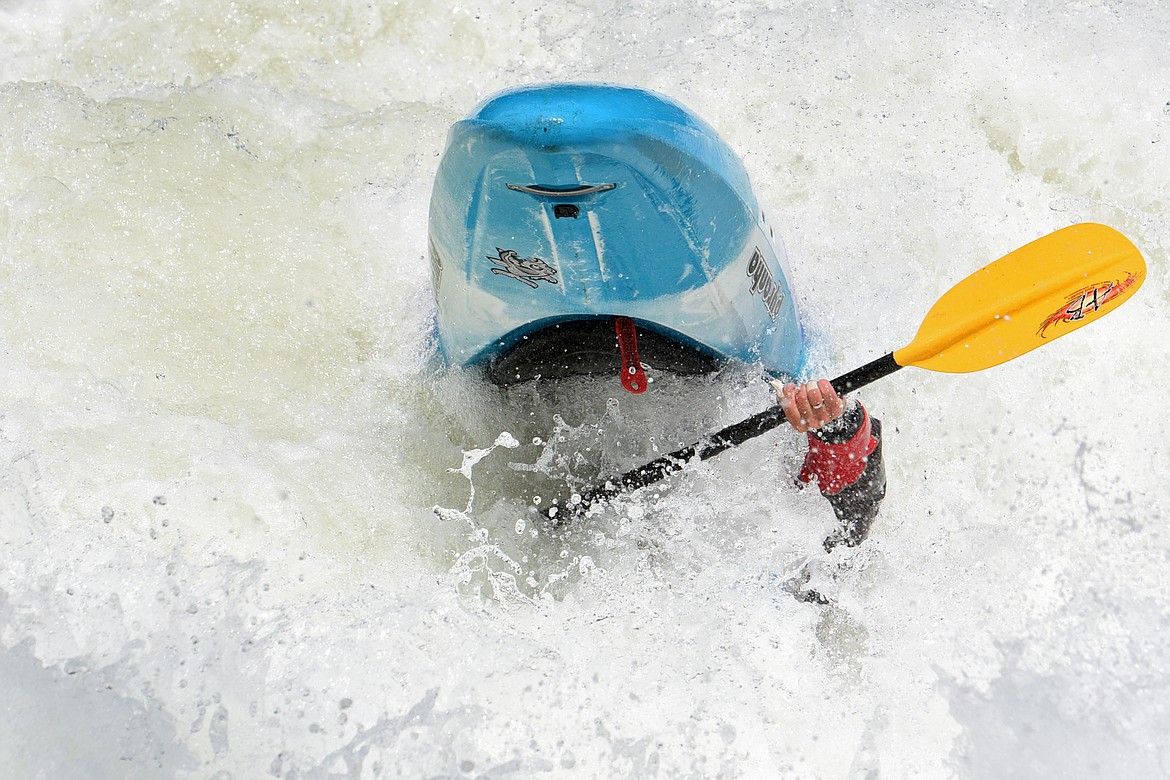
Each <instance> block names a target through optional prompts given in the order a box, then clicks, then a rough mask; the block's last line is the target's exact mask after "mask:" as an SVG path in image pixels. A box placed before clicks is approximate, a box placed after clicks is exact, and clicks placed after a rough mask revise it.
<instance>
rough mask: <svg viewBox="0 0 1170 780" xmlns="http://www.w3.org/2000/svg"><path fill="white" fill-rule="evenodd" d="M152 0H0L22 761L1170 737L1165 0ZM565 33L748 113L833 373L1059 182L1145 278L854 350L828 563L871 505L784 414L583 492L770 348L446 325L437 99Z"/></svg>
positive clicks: (517, 77) (843, 759) (480, 770)
mask: <svg viewBox="0 0 1170 780" xmlns="http://www.w3.org/2000/svg"><path fill="white" fill-rule="evenodd" d="M131 5H132V4H127V3H108V2H107V3H101V4H98V3H92V2H88V1H87V0H71V1H68V2H67V1H66V0H57V1H55V2H52V3H47V4H46V3H34V2H30V1H28V0H24V1H21V2H7V3H3V4H2V5H0V50H2V51H4V52H5V55H4V57H3V58H0V60H2V61H0V80H2V81H3V83H2V84H0V289H2V290H3V296H2V298H0V546H2V547H0V549H2V551H3V552H2V555H0V557H2V559H3V562H4V565H3V566H0V690H4V691H6V692H9V694H10V698H12V697H15V698H13V701H15V702H16V705H14V706H15V707H16V709H13V708H10V710H12V711H11V712H9V715H8V716H4V715H0V734H5V735H8V737H7V738H4V737H0V765H3V766H5V767H10V768H11V767H15V768H16V769H15V770H13V771H15V772H17V773H18V774H19V773H20V772H22V771H23V772H24V774H25V775H27V776H33V775H37V774H44V773H49V774H78V773H85V772H86V771H89V772H90V773H91V774H92V773H97V774H100V773H103V772H106V773H108V772H109V771H121V770H122V769H124V770H126V771H132V770H131V769H130V768H129V767H131V766H132V767H133V768H134V770H140V773H141V774H146V775H153V776H187V775H189V774H195V775H197V776H207V777H211V776H215V775H216V774H217V773H231V774H232V775H234V776H237V777H250V776H257V775H262V774H264V773H271V774H274V775H280V776H287V775H290V774H297V775H298V776H324V775H327V774H335V775H345V776H353V777H358V776H361V777H364V776H372V775H374V774H376V773H377V772H379V771H380V772H382V773H386V772H388V771H390V768H391V767H393V768H394V770H395V771H399V772H401V773H402V774H403V775H405V776H415V775H418V776H422V775H427V776H430V775H450V776H462V775H466V776H472V775H476V774H489V773H492V772H494V773H495V774H498V775H504V774H508V773H511V774H512V775H515V776H532V775H538V774H549V775H554V776H566V777H568V776H573V777H581V776H586V777H612V776H618V775H623V776H652V775H655V774H657V775H659V776H681V775H697V776H715V775H718V774H719V773H721V772H722V773H723V774H725V775H729V776H782V777H785V776H786V777H841V776H874V775H875V773H879V772H880V773H882V774H887V775H890V776H894V777H910V776H930V777H946V776H959V777H992V776H994V777H1000V776H1003V775H1005V774H1012V773H1013V772H1015V773H1017V774H1044V773H1050V774H1060V775H1061V776H1069V777H1075V776H1086V775H1088V774H1090V773H1091V770H1092V768H1093V767H1097V768H1099V769H1100V772H1101V774H1106V775H1115V776H1155V775H1158V774H1160V773H1162V771H1163V770H1164V768H1165V766H1166V765H1167V764H1170V752H1168V751H1167V748H1166V747H1165V739H1164V737H1163V735H1164V734H1165V733H1167V731H1168V730H1170V722H1168V720H1167V716H1166V710H1165V707H1164V705H1163V702H1164V701H1165V700H1166V698H1167V694H1168V693H1170V692H1168V691H1167V690H1166V689H1167V683H1166V680H1165V679H1164V675H1162V674H1161V671H1160V670H1162V669H1164V668H1165V667H1166V665H1167V663H1168V662H1170V654H1168V651H1167V650H1166V649H1165V642H1164V635H1165V628H1166V626H1165V623H1166V620H1165V617H1164V616H1165V615H1166V614H1168V613H1170V586H1168V585H1167V580H1166V578H1165V577H1163V576H1162V572H1163V570H1164V568H1165V558H1166V555H1167V554H1168V552H1170V539H1168V538H1167V534H1166V531H1165V530H1164V529H1165V522H1164V521H1165V517H1166V510H1165V507H1166V506H1167V504H1168V499H1170V488H1168V487H1167V483H1166V479H1165V475H1166V474H1168V473H1170V454H1168V450H1167V447H1166V444H1165V442H1166V441H1167V440H1168V438H1170V437H1168V436H1167V433H1168V431H1167V424H1166V422H1165V415H1164V414H1161V413H1160V411H1159V409H1160V403H1159V398H1160V397H1161V384H1162V381H1161V377H1162V374H1164V373H1165V371H1164V368H1163V365H1162V364H1163V363H1164V362H1165V354H1164V353H1165V349H1164V343H1163V342H1164V340H1165V337H1164V334H1165V333H1167V332H1170V327H1168V325H1170V323H1168V322H1167V319H1168V317H1167V313H1166V309H1167V306H1168V305H1170V285H1168V282H1167V277H1166V273H1165V270H1164V268H1165V257H1166V252H1167V248H1168V246H1170V237H1168V233H1167V230H1166V227H1165V225H1164V220H1163V212H1164V211H1165V197H1166V192H1167V182H1168V181H1170V151H1168V150H1170V133H1168V132H1167V130H1168V128H1167V125H1168V123H1170V107H1168V106H1167V105H1166V104H1167V101H1168V100H1170V96H1167V95H1166V94H1165V92H1164V85H1165V84H1167V83H1170V62H1168V61H1167V58H1166V56H1165V41H1166V39H1167V33H1168V32H1170V15H1168V14H1167V13H1166V12H1165V11H1163V10H1162V9H1160V8H1159V7H1157V6H1156V5H1152V4H1151V5H1148V6H1147V7H1143V5H1142V4H1129V5H1126V6H1121V7H1117V8H1113V7H1110V6H1107V5H1105V4H1096V3H1082V4H1077V5H1075V6H1069V5H1068V4H1064V3H1055V2H1051V3H1040V4H1035V3H1031V4H1027V5H1026V6H1021V7H1020V8H1018V9H1017V8H1015V7H1012V8H1008V7H1001V6H994V5H991V6H989V5H987V4H977V3H972V4H965V5H961V6H955V5H954V4H936V7H933V8H932V7H930V5H929V4H928V5H926V6H922V5H918V4H906V5H904V6H901V5H891V4H888V3H887V4H875V5H874V6H873V7H869V6H865V5H854V4H837V5H835V6H829V5H816V4H814V5H812V6H800V7H792V6H787V7H785V8H766V7H760V6H759V5H758V4H757V5H752V6H748V5H743V4H738V3H734V2H730V1H726V2H725V1H724V0H717V1H716V2H714V3H713V4H709V5H708V6H706V7H705V10H704V11H703V12H702V13H696V12H695V11H694V9H691V8H689V7H684V6H677V7H676V6H671V5H669V4H668V5H666V6H663V5H662V4H655V3H648V2H636V3H627V4H624V5H621V6H620V7H618V6H614V5H613V4H611V3H606V2H602V1H601V0H568V1H567V2H562V3H558V4H551V5H545V6H541V7H539V8H534V7H524V4H513V3H505V2H494V1H491V2H483V3H480V4H477V5H473V6H466V7H459V8H450V7H448V6H445V5H442V4H437V3H431V2H418V3H409V4H408V3H397V4H373V5H371V4H369V3H366V2H357V0H353V2H350V1H349V0H346V1H345V2H336V0H329V1H326V0H301V2H300V3H298V4H295V5H287V4H280V3H275V2H271V0H248V2H239V1H238V0H236V1H234V2H227V0H209V1H208V2H204V3H200V4H175V3H153V4H145V5H144V4H141V3H139V4H133V5H134V7H133V8H131V7H130V6H131ZM564 78H584V79H591V80H599V79H600V80H615V81H621V82H625V83H632V84H637V85H641V86H646V87H650V88H655V89H659V90H662V91H664V92H666V93H667V94H669V95H671V96H673V97H675V98H677V99H679V100H681V101H683V102H684V103H686V104H688V105H689V106H691V107H692V108H694V109H695V110H696V111H697V112H698V113H700V114H701V115H702V116H704V117H705V118H706V119H707V120H708V121H710V122H711V124H713V125H714V126H715V127H716V128H718V129H719V130H720V132H722V133H723V134H724V135H725V136H726V137H727V139H728V140H729V142H730V143H731V145H732V146H733V147H734V148H736V149H738V150H740V151H741V152H742V153H743V156H744V157H745V160H746V163H747V167H748V169H749V172H750V173H751V175H752V176H753V178H754V180H755V182H756V184H757V188H758V189H759V191H760V192H761V195H762V200H763V201H764V203H765V205H766V206H767V207H768V216H769V220H770V222H771V223H773V224H775V225H776V227H777V230H778V232H780V233H782V234H783V237H784V241H785V244H786V246H787V248H788V252H789V257H790V261H791V264H792V266H793V270H794V275H795V278H796V280H797V289H796V290H795V291H794V292H795V294H796V295H797V296H798V297H799V299H800V300H799V303H800V304H802V306H803V310H804V312H805V313H806V314H807V315H808V318H809V319H808V322H807V323H806V324H807V326H808V328H809V331H810V333H811V334H812V335H813V336H814V337H815V338H816V339H817V344H816V345H815V347H814V353H813V354H814V358H813V359H814V362H815V363H816V364H817V366H818V368H823V371H824V373H826V374H833V373H836V372H838V371H843V370H845V369H848V368H851V367H853V366H855V365H858V364H860V363H861V362H864V361H867V360H869V359H872V358H874V357H877V356H879V355H881V354H884V353H885V352H887V351H889V350H891V349H893V348H896V347H899V346H901V345H902V344H904V343H905V342H906V341H908V340H909V339H910V338H911V337H912V335H913V332H914V330H915V329H916V327H917V324H918V322H919V321H920V320H921V318H922V316H923V315H924V313H925V311H926V310H927V309H928V308H929V306H930V304H931V303H932V302H933V301H934V300H935V299H936V298H937V296H938V295H939V294H940V293H941V292H942V291H944V290H945V289H947V288H948V287H949V286H950V285H951V284H952V283H954V282H955V281H957V280H958V279H960V278H962V277H963V276H965V275H966V274H967V273H969V272H971V271H972V270H974V269H975V268H977V267H979V266H980V265H982V264H983V263H986V262H987V261H989V260H992V259H994V258H995V257H998V256H999V255H1001V254H1003V253H1005V252H1007V251H1009V250H1011V249H1013V248H1015V247H1017V246H1020V245H1022V244H1023V243H1026V242H1027V241H1029V240H1031V239H1033V238H1035V237H1037V236H1039V235H1041V234H1043V233H1045V232H1048V231H1050V230H1052V229H1055V228H1057V227H1061V226H1063V225H1065V224H1069V223H1071V222H1075V221H1085V220H1092V221H1100V222H1105V223H1108V224H1111V225H1114V226H1115V227H1117V228H1119V229H1121V230H1122V231H1123V232H1125V233H1126V234H1127V235H1129V236H1130V237H1131V238H1133V239H1134V240H1135V241H1136V242H1137V243H1138V245H1139V246H1140V247H1141V248H1142V249H1143V250H1144V251H1145V252H1146V255H1147V258H1148V260H1149V261H1150V277H1149V280H1148V281H1147V282H1146V286H1145V288H1144V289H1143V290H1142V291H1140V292H1139V293H1138V295H1137V296H1136V297H1135V298H1134V299H1133V300H1132V301H1130V302H1129V303H1127V304H1126V305H1125V306H1124V307H1122V308H1121V309H1119V310H1118V311H1117V312H1115V313H1113V314H1111V315H1110V316H1109V317H1107V318H1105V319H1103V320H1101V321H1100V322H1099V323H1096V324H1094V325H1093V327H1091V328H1087V329H1085V330H1083V331H1080V332H1078V333H1077V334H1076V335H1073V336H1070V337H1069V338H1068V339H1067V340H1062V341H1060V342H1059V343H1056V344H1053V345H1051V346H1049V347H1046V348H1045V349H1043V350H1039V351H1036V352H1034V353H1031V354H1029V355H1028V356H1026V357H1025V358H1022V359H1020V360H1019V361H1016V362H1014V363H1010V364H1007V365H1005V366H1002V367H999V368H996V369H992V370H989V371H986V372H982V373H980V374H975V375H972V376H967V377H959V376H949V375H935V374H929V373H925V372H917V373H915V372H912V371H911V370H907V371H904V372H900V373H899V374H898V375H896V376H894V377H890V378H889V379H887V380H884V381H883V382H882V383H880V384H877V385H874V386H873V387H872V388H869V389H867V390H866V392H865V400H866V402H867V403H868V404H869V406H870V407H871V409H873V410H874V411H875V413H877V414H878V416H880V417H881V418H882V419H883V421H884V423H885V429H884V431H885V437H886V438H885V445H884V446H885V448H886V457H887V462H888V467H889V473H890V495H889V498H888V499H887V502H886V505H885V507H884V509H883V513H882V517H881V519H880V520H879V522H878V524H877V525H876V526H875V529H874V532H873V537H872V538H871V540H870V542H868V543H867V544H866V545H865V546H863V547H862V548H859V549H858V550H856V551H838V552H835V553H834V554H833V556H831V557H829V558H828V559H826V561H827V563H828V564H830V565H829V566H828V567H827V568H823V569H821V570H819V571H820V572H821V574H820V575H818V576H821V575H823V577H824V578H826V579H824V581H823V585H824V586H825V587H826V589H827V588H828V587H832V588H833V589H835V592H836V597H837V600H838V606H837V607H836V608H834V609H830V610H825V609H823V608H820V607H816V606H814V605H810V604H803V603H799V602H797V601H796V600H795V599H793V598H792V596H791V595H790V594H789V593H788V592H787V591H786V590H785V587H784V583H785V581H786V580H787V579H789V578H791V577H792V576H794V575H795V573H796V572H797V571H799V569H800V566H801V565H802V564H803V563H804V562H805V561H806V560H807V559H810V558H812V559H818V558H820V557H823V553H822V552H821V550H820V544H821V540H822V539H823V537H824V535H825V533H826V531H827V530H828V529H829V528H830V527H831V526H832V522H833V521H832V517H831V512H830V510H829V509H828V506H827V504H826V503H825V502H824V501H823V500H822V499H821V498H820V497H819V496H818V495H816V494H815V493H814V492H813V491H803V492H801V491H796V490H795V489H792V488H790V487H789V485H790V483H791V479H792V475H793V473H794V472H795V470H796V467H797V466H798V463H799V440H798V438H797V437H796V436H794V435H792V434H791V433H785V432H777V433H776V434H773V435H771V436H769V437H768V438H767V439H765V440H761V441H756V442H752V443H750V444H748V445H745V446H743V447H740V448H737V449H736V450H733V451H731V452H728V453H726V454H724V455H722V456H720V458H719V459H718V460H717V461H713V462H711V463H708V464H698V465H696V466H695V467H693V468H691V469H689V470H688V472H687V473H686V474H683V475H680V476H679V477H676V478H674V479H673V480H672V481H671V482H670V483H669V484H668V485H663V486H661V488H651V489H647V490H645V491H643V492H642V493H639V494H638V495H636V496H633V497H626V498H623V499H621V500H619V501H617V502H616V503H615V505H614V506H613V507H611V508H609V509H606V510H605V511H602V512H598V513H596V514H595V515H594V516H593V517H591V518H589V519H588V521H587V522H585V523H578V524H562V525H555V526H554V525H552V524H549V523H547V522H545V521H544V520H543V519H542V518H541V517H540V515H538V514H537V513H535V512H533V511H530V506H531V504H532V499H533V498H534V497H535V496H540V497H541V499H542V501H541V504H540V506H541V507H543V508H547V507H548V506H550V505H551V503H552V501H553V499H554V498H555V499H556V500H557V501H558V502H562V503H563V502H564V500H565V498H567V497H568V496H569V495H570V494H571V492H572V491H577V492H578V493H580V492H581V491H582V490H584V489H586V488H588V487H589V485H590V484H592V480H593V479H594V478H595V476H596V473H597V470H598V469H599V468H604V469H606V470H608V471H609V472H613V471H616V470H620V469H622V468H628V467H629V466H630V465H633V464H636V463H638V462H641V461H642V460H645V459H649V458H652V457H656V456H657V455H660V454H662V453H663V452H669V451H670V450H672V449H674V448H676V447H677V446H678V445H680V444H687V443H690V441H691V440H692V439H693V438H694V437H695V436H697V435H698V434H699V433H702V432H704V431H709V430H714V429H716V428H718V427H720V426H722V425H726V424H728V423H731V422H734V421H736V420H738V419H741V418H742V417H745V416H747V415H748V414H750V413H752V412H754V411H757V410H758V409H760V408H763V406H764V405H765V404H767V403H769V396H770V392H769V390H768V388H767V386H766V385H764V384H763V383H762V382H758V381H757V382H750V381H749V380H750V379H751V377H749V376H745V375H743V374H737V375H728V376H724V377H719V378H717V379H715V380H713V381H711V382H704V381H701V380H700V381H695V382H690V383H682V384H679V383H675V382H671V381H666V380H664V379H661V378H660V379H659V381H657V382H655V384H654V386H653V387H652V388H651V391H650V392H648V393H647V394H645V395H644V396H638V397H635V396H629V395H625V394H623V393H621V391H620V388H618V387H617V385H616V380H615V382H614V383H613V387H612V388H609V387H607V385H606V384H605V382H604V381H603V380H599V381H597V382H594V383H589V382H586V383H582V384H580V385H578V386H575V387H572V388H568V389H566V390H564V391H557V392H551V391H539V392H532V391H530V390H525V389H524V388H517V389H513V390H509V391H504V390H500V389H496V388H490V387H487V386H485V385H483V383H481V382H480V381H478V380H477V379H476V377H474V376H473V375H464V374H461V373H459V372H450V373H436V372H435V368H436V365H435V361H434V354H433V345H432V344H431V342H430V340H429V333H430V328H431V318H432V316H433V306H432V304H431V302H430V299H429V294H430V292H429V281H428V278H429V276H428V274H429V270H428V264H427V262H426V260H425V251H426V235H425V230H426V208H427V201H428V196H429V188H430V178H431V175H432V173H433V170H434V167H435V165H436V163H437V155H438V153H439V152H440V150H441V148H442V143H443V137H444V134H445V131H446V128H447V126H448V125H449V123H450V122H451V121H453V120H454V119H456V118H457V117H459V116H460V115H462V114H463V113H465V112H466V111H468V110H469V109H470V108H471V107H472V105H473V104H474V103H475V102H476V101H477V100H479V99H481V98H482V97H484V96H486V95H487V94H489V93H491V92H493V91H495V90H496V89H499V88H503V87H506V86H511V85H514V84H518V83H524V82H529V81H539V80H547V79H564ZM611 398H612V399H613V400H612V401H611V400H610V399H611ZM558 415H559V416H558ZM502 431H508V432H509V433H508V434H502V433H501V432H502ZM469 453H472V454H474V457H472V461H473V462H469V461H468V460H467V454H469ZM566 483H567V484H566ZM469 486H470V487H471V488H472V491H470V498H469ZM559 505H560V504H558V506H559ZM452 507H454V508H456V509H451V508H452ZM436 508H437V510H438V511H437V513H436V511H434V510H435V509H436ZM444 508H446V509H444ZM95 692H96V693H95ZM123 752H125V753H127V755H126V756H123V755H122V753H123ZM115 767H117V768H121V769H114V768H115ZM224 776H226V775H224Z"/></svg>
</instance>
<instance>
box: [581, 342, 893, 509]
mask: <svg viewBox="0 0 1170 780" xmlns="http://www.w3.org/2000/svg"><path fill="white" fill-rule="evenodd" d="M899 368H901V366H900V365H898V364H897V363H895V362H894V355H893V353H891V354H889V355H886V356H885V357H880V358H878V359H877V360H874V361H872V362H869V363H866V364H865V365H864V366H861V367H860V368H855V369H853V370H852V371H850V372H849V373H847V374H842V375H841V376H839V377H837V378H836V379H834V380H833V381H832V385H833V389H835V390H836V391H837V392H838V393H842V394H844V393H848V392H850V391H852V390H856V389H858V388H860V387H864V386H865V385H868V384H869V383H870V382H874V381H876V380H878V379H881V378H882V377H884V376H887V375H889V374H892V373H894V372H895V371H897V370H898V369H899ZM785 422H787V418H785V417H784V411H783V410H782V409H781V408H780V406H779V405H773V406H771V407H769V408H767V409H765V410H764V411H762V412H759V413H757V414H754V415H752V416H751V417H749V418H747V419H746V420H743V421H741V422H737V423H735V424H734V425H729V426H727V427H726V428H723V429H722V430H719V431H716V432H715V433H713V434H711V435H710V436H708V437H707V438H705V439H704V440H703V441H700V442H696V443H695V444H692V445H690V446H689V447H683V448H682V449H680V450H675V451H674V452H672V453H670V454H668V455H663V456H662V457H661V458H657V459H655V460H652V461H650V462H649V463H647V464H646V465H645V466H639V467H638V468H636V469H631V470H630V471H627V472H626V473H625V474H622V475H621V476H620V477H617V478H615V479H611V480H609V481H607V482H606V483H605V484H604V485H602V486H600V487H596V488H593V489H592V490H589V491H587V492H586V493H584V494H583V495H582V496H581V502H580V503H579V504H577V505H576V506H575V507H573V508H571V509H570V511H572V510H573V509H576V510H577V511H584V510H586V509H588V508H589V507H591V506H592V505H593V504H595V503H597V502H598V501H604V500H605V499H608V498H613V497H614V496H616V495H619V494H621V493H626V492H629V491H632V490H637V489H638V488H643V487H646V486H647V485H652V484H654V483H655V482H658V481H659V480H662V479H664V478H666V477H668V476H670V475H671V474H674V473H675V472H678V471H682V469H683V468H684V467H685V466H686V465H687V463H689V462H690V461H691V460H692V459H694V458H695V457H698V458H699V460H706V459H707V458H712V457H714V456H716V455H718V454H719V453H721V452H723V451H724V450H728V449H731V448H732V447H736V446H739V445H740V444H743V443H744V442H745V441H747V440H748V439H754V438H755V437H757V436H759V435H760V434H763V433H767V432H768V431H770V430H772V429H773V428H776V427H778V426H780V425H782V424H784V423H785Z"/></svg>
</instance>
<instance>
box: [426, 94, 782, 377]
mask: <svg viewBox="0 0 1170 780" xmlns="http://www.w3.org/2000/svg"><path fill="white" fill-rule="evenodd" d="M429 227H430V260H431V269H432V275H433V281H434V289H435V295H436V301H437V305H438V344H439V351H440V354H441V355H442V357H443V358H444V360H445V361H446V362H447V363H449V364H453V365H460V366H477V365H483V366H485V367H486V369H487V372H488V376H489V378H491V379H492V380H493V381H497V382H503V383H507V382H514V381H525V380H529V379H533V378H539V377H555V376H564V375H568V374H575V373H597V372H606V371H612V372H613V373H614V375H615V376H618V375H620V377H621V379H622V383H623V385H624V386H625V387H626V389H628V390H631V391H632V392H641V391H643V390H645V387H646V383H645V377H644V373H643V370H644V369H662V370H668V371H677V372H697V371H708V370H712V369H715V368H718V367H719V366H720V365H721V364H723V363H725V362H727V361H732V360H737V361H743V362H746V363H754V364H759V365H760V366H761V367H762V369H763V370H765V371H767V372H769V373H771V374H774V375H778V376H795V375H797V374H798V373H799V371H800V369H801V366H802V364H803V361H804V358H805V343H804V338H803V334H802V331H801V327H800V321H799V318H798V316H797V311H796V307H795V305H794V302H793V298H792V291H791V285H790V281H789V278H790V274H789V270H788V263H787V258H786V256H785V254H784V249H783V246H782V245H781V244H780V243H779V242H778V241H775V240H774V238H773V235H772V230H771V228H770V227H769V226H768V224H767V222H766V221H765V218H764V214H763V212H762V211H761V209H760V206H759V204H758V203H757V200H756V196H755V194H754V192H753V191H752V187H751V184H750V182H749V181H748V176H747V173H746V171H745V170H744V168H743V164H742V163H741V162H740V160H739V158H738V157H737V156H736V155H735V154H734V153H733V152H732V151H731V149H730V148H729V147H728V146H727V144H726V143H724V141H723V140H722V139H720V138H719V136H718V135H717V134H716V133H715V131H714V130H712V129H711V127H710V126H708V125H707V124H706V123H705V122H703V121H702V120H700V119H699V118H698V117H696V116H695V115H694V114H692V113H691V112H689V111H688V110H687V109H685V108H683V107H682V106H680V105H679V104H677V103H675V102H673V101H671V100H669V99H667V98H664V97H662V96H660V95H656V94H654V93H652V92H648V91H646V90H642V89H635V88H630V87H619V86H611V85H602V84H552V85H542V86H527V87H521V88H518V89H513V90H509V91H506V92H503V93H501V94H499V95H496V96H495V97H492V98H491V99H489V100H487V101H486V102H484V103H483V104H481V105H480V106H479V107H478V108H477V109H475V110H474V111H473V112H472V114H471V115H470V116H468V117H467V118H466V119H464V120H463V121H460V122H457V123H456V124H455V125H454V126H453V127H452V128H451V131H450V134H449V136H448V139H447V146H446V149H445V151H444V153H443V156H442V159H441V161H440V163H439V168H438V173H437V176H436V179H435V184H434V190H433V192H432V195H431V204H430V226H429Z"/></svg>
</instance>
